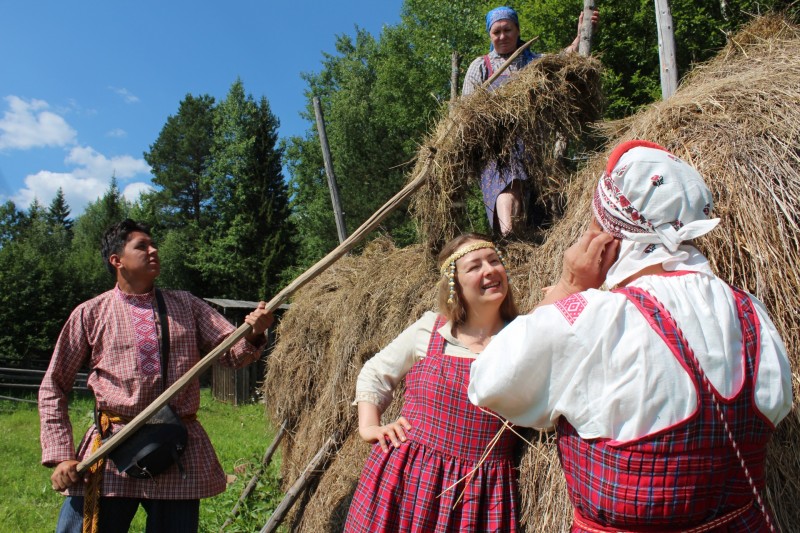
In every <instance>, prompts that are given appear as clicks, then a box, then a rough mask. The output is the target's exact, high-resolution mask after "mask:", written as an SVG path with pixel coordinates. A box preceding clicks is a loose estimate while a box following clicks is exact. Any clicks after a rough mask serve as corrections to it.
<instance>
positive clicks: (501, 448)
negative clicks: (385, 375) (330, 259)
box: [345, 317, 519, 533]
mask: <svg viewBox="0 0 800 533" xmlns="http://www.w3.org/2000/svg"><path fill="white" fill-rule="evenodd" d="M443 323H444V319H443V318H442V317H439V318H438V319H437V321H436V325H435V326H434V329H433V331H434V333H433V334H432V335H431V342H430V343H429V346H428V354H427V357H425V359H423V360H422V361H421V362H419V363H417V364H416V365H414V367H412V369H411V371H410V372H409V373H408V375H407V376H406V392H405V404H404V406H403V416H404V417H406V418H407V419H408V421H409V422H410V424H411V430H410V431H408V432H407V434H408V437H409V439H408V441H406V442H405V443H403V444H402V445H401V446H400V447H399V448H391V449H390V451H389V452H388V453H383V451H382V450H381V448H380V446H379V445H377V444H376V445H375V446H374V447H373V449H372V453H371V454H370V456H369V459H368V460H367V464H366V466H365V467H364V471H363V472H362V474H361V479H360V481H359V484H358V488H357V489H356V493H355V495H354V496H353V502H352V504H351V506H350V512H349V514H348V516H347V523H346V524H345V531H348V532H355V531H364V532H373V533H374V532H385V531H402V532H431V531H437V532H442V531H517V528H518V526H517V522H518V501H519V497H518V491H517V471H516V470H515V469H514V465H513V451H514V446H515V444H516V436H515V435H514V434H513V433H512V432H511V431H509V430H505V431H504V432H503V433H502V435H501V437H500V438H499V440H498V441H497V443H496V444H495V445H494V447H493V448H492V450H491V451H489V452H488V453H487V456H486V458H485V460H484V461H483V463H481V464H480V466H478V463H479V462H480V459H481V456H482V455H483V454H484V452H485V451H486V450H487V449H488V448H489V446H490V444H491V441H492V439H493V438H494V437H495V435H496V434H497V432H498V431H499V430H500V429H501V427H502V425H503V424H502V422H501V421H500V419H498V418H497V417H495V416H493V415H491V414H488V413H485V412H483V411H481V410H480V409H479V408H477V407H475V406H474V405H472V404H471V403H470V402H469V399H468V398H467V384H468V383H469V367H470V363H472V359H467V358H461V357H452V356H448V355H445V354H444V353H443V349H444V343H445V341H444V339H443V338H442V337H441V335H439V333H438V332H437V330H438V329H439V327H440V326H441V325H442V324H443Z"/></svg>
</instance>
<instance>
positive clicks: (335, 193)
mask: <svg viewBox="0 0 800 533" xmlns="http://www.w3.org/2000/svg"><path fill="white" fill-rule="evenodd" d="M313 101H314V115H315V116H316V118H317V133H318V134H319V144H320V145H321V146H322V161H323V162H324V163H325V175H326V176H327V177H328V189H329V190H330V192H331V203H332V204H333V216H334V217H335V219H336V234H337V235H338V236H339V242H340V243H342V242H344V240H345V239H346V238H347V226H345V224H344V212H343V211H342V202H341V200H339V186H338V185H337V184H336V175H335V174H334V173H333V159H332V158H331V148H330V146H328V134H327V133H326V131H325V118H324V117H323V115H322V105H321V104H320V102H319V98H317V97H316V96H315V97H314V98H313Z"/></svg>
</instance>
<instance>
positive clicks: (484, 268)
mask: <svg viewBox="0 0 800 533" xmlns="http://www.w3.org/2000/svg"><path fill="white" fill-rule="evenodd" d="M465 245H469V243H465ZM456 275H457V280H458V286H459V288H460V289H461V296H462V297H463V299H464V303H465V304H467V306H471V307H474V306H476V305H477V304H480V303H489V302H496V303H497V305H498V306H499V305H500V304H501V303H502V302H503V300H504V299H505V297H506V294H507V293H508V276H507V274H506V269H505V267H504V266H503V263H502V262H501V261H500V257H499V256H498V255H497V252H496V251H495V249H494V248H481V249H478V250H475V251H473V252H470V253H468V254H466V255H465V256H463V257H461V258H459V259H458V260H457V261H456Z"/></svg>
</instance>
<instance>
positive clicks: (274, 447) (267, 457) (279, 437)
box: [219, 420, 289, 533]
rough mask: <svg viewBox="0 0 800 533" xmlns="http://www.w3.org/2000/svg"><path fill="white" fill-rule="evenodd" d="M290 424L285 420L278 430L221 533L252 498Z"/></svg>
mask: <svg viewBox="0 0 800 533" xmlns="http://www.w3.org/2000/svg"><path fill="white" fill-rule="evenodd" d="M288 424H289V421H288V420H284V421H283V422H282V423H281V427H280V429H279V430H278V433H277V434H276V435H275V438H273V439H272V442H271V443H270V445H269V447H268V448H267V451H266V452H264V457H263V458H262V459H261V464H260V465H258V470H257V471H256V473H255V474H253V477H251V478H250V482H249V483H248V484H247V486H246V487H245V488H244V490H243V491H242V494H241V495H239V501H237V502H236V505H234V506H233V509H231V516H230V517H229V518H228V519H227V520H225V523H224V524H222V527H221V528H219V531H220V533H222V532H223V531H225V528H226V527H228V526H229V525H231V524H233V521H234V520H235V519H236V517H237V516H239V508H240V507H241V506H242V504H243V503H244V502H245V500H246V499H247V498H248V497H249V496H250V493H251V492H253V489H255V488H256V484H258V478H259V477H261V474H262V473H263V472H264V469H266V468H267V466H268V465H269V462H270V461H271V460H272V456H273V455H275V452H276V451H277V450H278V446H279V445H280V443H281V441H282V440H283V436H284V435H286V426H287V425H288Z"/></svg>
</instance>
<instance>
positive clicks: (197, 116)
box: [144, 94, 214, 228]
mask: <svg viewBox="0 0 800 533" xmlns="http://www.w3.org/2000/svg"><path fill="white" fill-rule="evenodd" d="M213 117H214V98H213V97H211V96H208V95H201V96H197V97H195V96H192V95H191V94H187V95H186V97H185V98H184V99H183V100H182V101H181V102H180V104H179V108H178V113H177V114H176V115H171V116H170V117H169V118H167V122H166V124H165V125H164V127H163V128H162V129H161V132H160V133H159V135H158V139H156V141H155V142H154V143H153V144H152V145H150V151H149V152H145V153H144V158H145V160H146V161H147V163H148V164H149V165H150V167H151V168H152V172H153V184H154V185H155V186H156V192H154V193H152V194H151V195H150V196H151V198H149V200H150V201H152V202H153V203H154V205H155V206H156V209H157V210H158V211H159V216H160V220H161V223H162V225H163V226H164V227H167V228H173V227H181V226H184V225H185V224H187V223H188V222H193V223H194V224H195V225H197V226H198V227H204V226H205V225H206V223H207V222H208V220H207V218H206V217H207V215H208V212H207V210H206V209H205V208H206V207H207V202H208V201H209V198H210V195H211V182H210V177H209V174H208V168H209V165H210V164H211V148H212V146H213V142H214V121H213Z"/></svg>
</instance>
